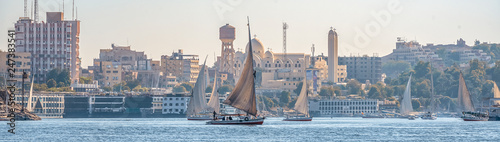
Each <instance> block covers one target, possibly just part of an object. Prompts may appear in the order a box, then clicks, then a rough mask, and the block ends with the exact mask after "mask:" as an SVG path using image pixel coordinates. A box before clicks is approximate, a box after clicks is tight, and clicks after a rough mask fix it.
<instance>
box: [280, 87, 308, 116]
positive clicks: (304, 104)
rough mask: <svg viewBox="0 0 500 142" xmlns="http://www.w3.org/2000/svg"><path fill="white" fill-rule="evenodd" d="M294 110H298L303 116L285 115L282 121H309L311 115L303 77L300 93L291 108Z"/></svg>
mask: <svg viewBox="0 0 500 142" xmlns="http://www.w3.org/2000/svg"><path fill="white" fill-rule="evenodd" d="M293 109H294V110H295V111H296V112H300V113H301V114H302V115H304V116H299V114H298V113H297V115H296V116H292V117H290V116H287V117H286V118H285V119H283V121H311V120H312V117H310V116H309V101H308V99H307V82H306V78H304V81H303V84H302V89H301V90H300V95H299V97H298V98H297V102H295V107H294V108H293Z"/></svg>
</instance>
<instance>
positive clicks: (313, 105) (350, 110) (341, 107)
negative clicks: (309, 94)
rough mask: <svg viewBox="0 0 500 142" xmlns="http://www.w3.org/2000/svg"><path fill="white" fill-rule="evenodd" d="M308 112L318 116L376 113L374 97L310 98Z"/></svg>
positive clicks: (376, 106) (376, 102)
mask: <svg viewBox="0 0 500 142" xmlns="http://www.w3.org/2000/svg"><path fill="white" fill-rule="evenodd" d="M309 112H310V113H311V114H313V115H319V116H350V115H360V114H362V113H364V114H370V113H377V112H378V101H377V100H376V99H366V100H363V99H335V100H310V101H309Z"/></svg>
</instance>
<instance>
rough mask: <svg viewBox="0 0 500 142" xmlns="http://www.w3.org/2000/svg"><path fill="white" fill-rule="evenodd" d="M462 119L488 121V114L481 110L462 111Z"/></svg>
mask: <svg viewBox="0 0 500 142" xmlns="http://www.w3.org/2000/svg"><path fill="white" fill-rule="evenodd" d="M462 114H463V116H462V119H463V120H464V121H488V119H489V116H488V114H486V113H481V112H462Z"/></svg>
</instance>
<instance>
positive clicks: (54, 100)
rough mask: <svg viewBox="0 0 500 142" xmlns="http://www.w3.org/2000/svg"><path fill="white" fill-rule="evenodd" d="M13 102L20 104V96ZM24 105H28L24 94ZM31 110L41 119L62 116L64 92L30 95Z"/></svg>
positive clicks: (26, 96)
mask: <svg viewBox="0 0 500 142" xmlns="http://www.w3.org/2000/svg"><path fill="white" fill-rule="evenodd" d="M18 96H20V95H18ZM15 102H16V103H18V104H21V102H22V97H16V100H15ZM24 107H25V108H27V107H28V95H25V98H24ZM27 109H28V108H27ZM31 112H33V113H34V114H36V115H38V116H39V117H40V118H42V119H43V118H63V114H64V94H34V96H33V97H31Z"/></svg>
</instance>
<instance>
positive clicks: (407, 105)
mask: <svg viewBox="0 0 500 142" xmlns="http://www.w3.org/2000/svg"><path fill="white" fill-rule="evenodd" d="M399 111H400V113H401V114H402V115H409V114H410V113H411V112H412V111H413V106H412V104H411V74H410V78H409V79H408V84H407V85H406V89H405V93H404V94H403V99H402V101H401V106H400V110H399Z"/></svg>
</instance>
